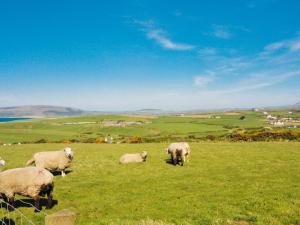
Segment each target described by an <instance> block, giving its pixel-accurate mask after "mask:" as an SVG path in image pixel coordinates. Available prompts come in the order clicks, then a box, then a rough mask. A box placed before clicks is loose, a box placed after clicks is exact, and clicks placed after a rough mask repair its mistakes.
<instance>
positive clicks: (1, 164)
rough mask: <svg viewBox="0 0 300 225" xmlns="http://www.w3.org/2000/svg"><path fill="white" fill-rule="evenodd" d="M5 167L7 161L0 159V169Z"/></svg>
mask: <svg viewBox="0 0 300 225" xmlns="http://www.w3.org/2000/svg"><path fill="white" fill-rule="evenodd" d="M1 166H5V161H4V160H3V159H2V158H1V157H0V167H1Z"/></svg>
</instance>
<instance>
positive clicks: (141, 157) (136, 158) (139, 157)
mask: <svg viewBox="0 0 300 225" xmlns="http://www.w3.org/2000/svg"><path fill="white" fill-rule="evenodd" d="M146 159H147V152H146V151H143V152H142V153H133V154H124V155H122V156H121V158H120V161H119V162H120V163H122V164H126V163H138V162H145V161H146Z"/></svg>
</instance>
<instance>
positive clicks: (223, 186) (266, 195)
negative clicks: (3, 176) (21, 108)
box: [0, 142, 300, 225]
mask: <svg viewBox="0 0 300 225" xmlns="http://www.w3.org/2000/svg"><path fill="white" fill-rule="evenodd" d="M64 146H65V145H62V144H32V145H29V144H28V145H20V146H17V145H16V146H10V147H7V146H6V147H3V146H1V147H0V156H1V157H2V158H4V159H5V160H6V161H7V166H6V168H4V169H8V168H14V167H22V166H24V164H25V162H26V161H27V160H28V159H29V158H30V157H31V155H32V154H33V153H34V152H37V151H41V150H57V149H60V148H63V147H64ZM71 146H72V147H73V148H74V151H75V158H74V161H73V165H72V168H71V169H72V172H70V173H69V174H68V175H67V177H65V178H62V177H60V176H56V177H55V190H54V198H55V200H57V201H58V203H57V205H55V206H54V208H53V209H51V210H49V211H46V210H44V212H46V213H47V214H50V213H54V212H56V211H58V210H61V209H66V208H67V209H71V210H73V211H75V212H76V213H77V219H78V220H77V222H78V223H77V224H79V225H92V224H93V225H94V224H122V225H123V224H125V225H126V224H128V225H131V224H149V225H150V224H201V225H202V224H204V225H205V224H238V225H245V224H259V225H266V224H274V225H275V224H276V225H279V224H286V225H288V224H289V225H291V224H294V225H296V224H300V173H299V171H300V143H299V142H273V143H271V142H270V143H222V142H218V143H194V144H193V143H192V144H191V149H192V155H191V160H190V163H189V164H188V165H186V166H183V167H181V166H173V165H171V164H168V163H167V162H166V159H167V158H168V157H167V155H166V154H165V152H164V151H163V149H164V148H165V147H166V146H167V144H131V145H130V144H119V145H117V144H115V145H108V144H102V145H101V144H72V145H71ZM142 150H146V151H148V154H149V158H148V160H147V162H146V163H141V164H134V165H119V164H118V159H119V157H120V156H121V155H122V154H123V153H125V152H139V151H142ZM17 198H22V197H17ZM19 209H20V210H21V211H22V212H24V213H25V215H27V216H28V217H29V218H31V219H33V220H34V221H36V222H37V224H42V221H43V219H44V216H43V215H42V214H34V213H33V209H32V208H28V207H20V208H19ZM1 213H4V209H1V210H0V216H1Z"/></svg>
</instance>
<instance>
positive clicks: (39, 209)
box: [34, 196, 42, 212]
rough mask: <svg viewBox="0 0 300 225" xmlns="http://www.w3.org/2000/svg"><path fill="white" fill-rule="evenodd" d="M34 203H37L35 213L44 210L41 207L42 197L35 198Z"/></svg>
mask: <svg viewBox="0 0 300 225" xmlns="http://www.w3.org/2000/svg"><path fill="white" fill-rule="evenodd" d="M34 201H35V205H34V207H35V209H34V212H40V211H41V210H42V208H41V205H40V196H38V197H36V198H34Z"/></svg>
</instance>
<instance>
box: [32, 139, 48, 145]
mask: <svg viewBox="0 0 300 225" xmlns="http://www.w3.org/2000/svg"><path fill="white" fill-rule="evenodd" d="M34 143H37V144H42V143H47V140H46V139H44V138H41V139H39V140H37V141H35V142H34Z"/></svg>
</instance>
